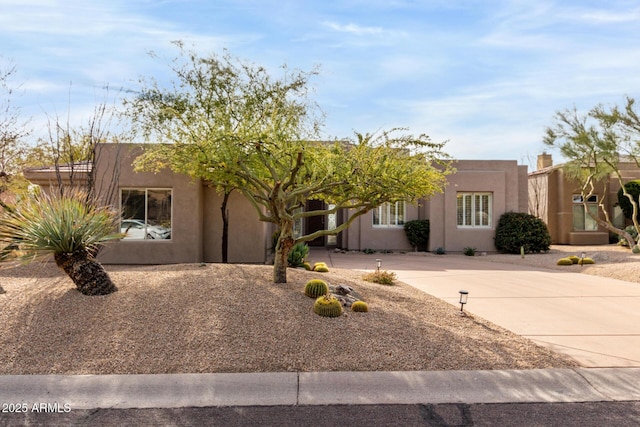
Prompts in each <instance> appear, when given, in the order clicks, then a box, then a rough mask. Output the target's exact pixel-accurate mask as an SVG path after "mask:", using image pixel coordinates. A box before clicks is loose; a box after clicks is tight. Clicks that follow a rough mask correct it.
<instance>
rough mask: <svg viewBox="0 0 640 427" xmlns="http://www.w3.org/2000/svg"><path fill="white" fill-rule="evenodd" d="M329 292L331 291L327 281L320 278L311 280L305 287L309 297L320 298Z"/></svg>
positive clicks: (305, 292)
mask: <svg viewBox="0 0 640 427" xmlns="http://www.w3.org/2000/svg"><path fill="white" fill-rule="evenodd" d="M327 292H329V286H328V285H327V282H325V281H324V280H320V279H312V280H309V281H308V282H307V284H306V285H305V287H304V294H305V295H306V296H308V297H309V298H318V297H319V296H321V295H326V294H327Z"/></svg>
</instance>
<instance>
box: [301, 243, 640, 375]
mask: <svg viewBox="0 0 640 427" xmlns="http://www.w3.org/2000/svg"><path fill="white" fill-rule="evenodd" d="M314 256H315V258H314ZM321 257H322V258H324V259H325V260H326V261H327V262H328V264H329V265H331V266H334V267H336V268H347V269H354V270H373V269H375V260H376V259H377V258H380V259H381V260H382V269H383V270H390V271H394V272H395V273H396V274H397V275H398V279H399V280H400V281H402V282H404V283H407V284H409V285H411V286H414V287H416V288H418V289H420V290H422V291H424V292H426V293H428V294H431V295H433V296H435V297H438V298H440V299H442V300H444V301H447V302H449V303H451V304H454V305H456V306H458V307H459V304H458V299H459V294H458V291H459V290H461V289H464V290H467V291H468V292H469V300H468V303H467V305H466V306H465V311H468V312H471V313H473V314H474V315H477V316H480V317H482V318H484V319H487V320H489V321H491V322H493V323H495V324H497V325H500V326H502V327H504V328H506V329H509V330H510V331H512V332H515V333H516V334H518V335H522V336H524V337H527V338H530V339H531V340H533V341H536V342H537V343H539V344H541V345H544V346H546V347H549V348H550V349H552V350H553V351H555V352H558V353H564V354H567V355H569V356H571V357H572V358H574V359H575V360H577V361H578V363H580V365H581V366H584V367H640V284H637V283H631V282H624V281H621V280H615V279H609V278H603V277H597V276H591V275H587V274H580V273H565V272H561V271H556V270H543V269H536V268H533V267H525V266H519V265H511V264H503V263H494V262H490V261H483V260H482V257H474V258H470V257H465V256H463V255H449V254H447V255H442V256H437V255H432V254H406V255H401V254H372V255H365V254H359V253H345V254H342V253H334V252H324V253H323V252H321V251H318V250H315V251H314V252H312V254H311V255H310V259H312V260H314V261H317V260H320V259H319V258H321Z"/></svg>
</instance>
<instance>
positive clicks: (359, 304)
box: [351, 301, 369, 313]
mask: <svg viewBox="0 0 640 427" xmlns="http://www.w3.org/2000/svg"><path fill="white" fill-rule="evenodd" d="M351 310H352V311H355V312H357V313H366V312H368V311H369V304H367V303H366V302H364V301H354V303H353V304H351Z"/></svg>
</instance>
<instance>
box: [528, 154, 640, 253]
mask: <svg viewBox="0 0 640 427" xmlns="http://www.w3.org/2000/svg"><path fill="white" fill-rule="evenodd" d="M620 169H621V174H622V177H623V181H624V182H627V181H629V180H632V179H639V178H640V170H639V169H638V167H637V166H636V165H635V164H631V163H627V164H621V165H620ZM538 183H542V184H543V185H545V184H546V186H547V187H546V189H543V191H546V193H547V194H548V196H547V197H546V199H545V202H546V205H545V206H544V209H545V210H546V215H544V216H542V219H543V220H544V221H545V222H546V223H547V227H548V228H549V234H551V241H552V243H554V244H566V245H587V244H607V243H608V242H609V232H608V231H607V230H606V229H605V228H604V227H601V226H599V227H598V230H597V231H578V230H576V231H574V230H573V201H572V195H573V194H580V185H579V183H578V182H577V181H575V180H571V179H568V178H567V177H566V175H565V173H564V171H563V170H562V168H561V167H556V168H553V169H549V170H547V171H541V172H539V173H533V174H531V175H530V176H529V185H530V187H531V186H533V185H538ZM619 189H620V184H619V183H618V180H617V179H616V178H615V177H609V178H608V179H606V180H603V181H601V182H599V183H597V185H596V187H595V192H594V194H597V195H598V198H599V200H602V197H603V195H605V193H606V197H605V199H604V203H605V206H606V209H607V211H608V213H609V215H611V219H613V213H614V206H615V205H616V204H617V202H618V190H619ZM530 195H531V193H530ZM531 213H534V212H531ZM598 217H599V218H601V219H604V214H603V213H602V212H601V210H600V209H599V210H598Z"/></svg>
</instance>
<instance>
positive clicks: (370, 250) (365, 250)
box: [362, 248, 376, 255]
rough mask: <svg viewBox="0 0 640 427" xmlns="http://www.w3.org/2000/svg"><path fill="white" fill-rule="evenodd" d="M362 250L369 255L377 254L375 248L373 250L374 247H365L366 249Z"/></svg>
mask: <svg viewBox="0 0 640 427" xmlns="http://www.w3.org/2000/svg"><path fill="white" fill-rule="evenodd" d="M362 252H363V253H365V254H367V255H371V254H375V253H376V251H375V250H373V249H369V248H364V249H363V250H362Z"/></svg>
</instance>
